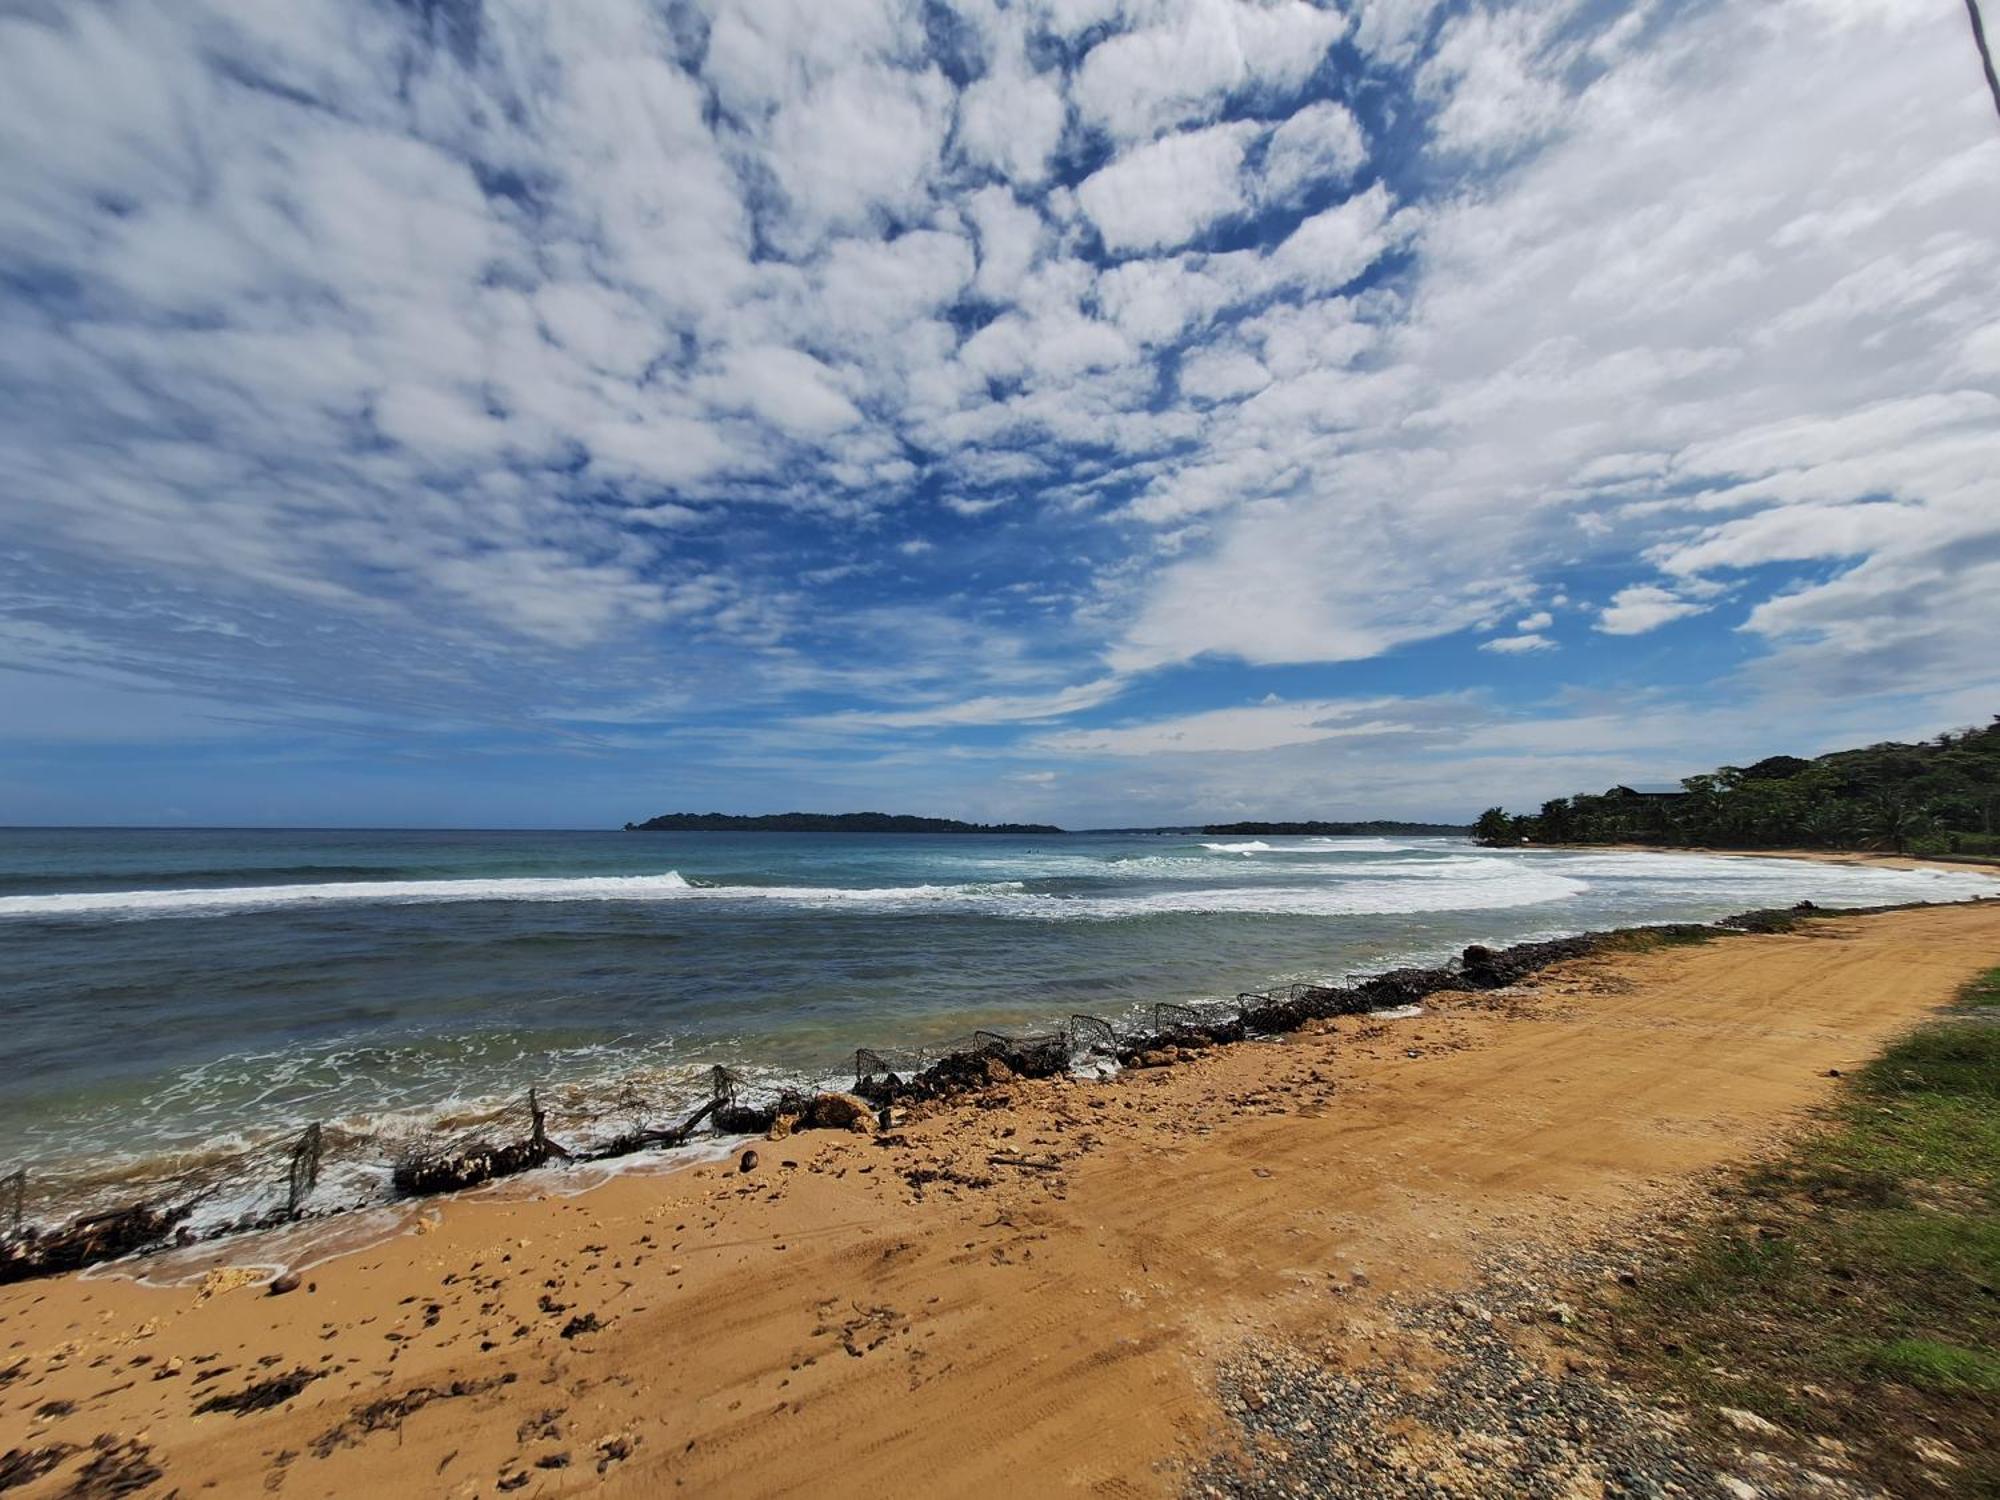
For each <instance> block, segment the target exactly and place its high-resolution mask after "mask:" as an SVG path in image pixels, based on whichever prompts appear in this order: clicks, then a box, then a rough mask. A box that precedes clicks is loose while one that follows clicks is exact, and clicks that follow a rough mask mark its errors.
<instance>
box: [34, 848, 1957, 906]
mask: <svg viewBox="0 0 2000 1500" xmlns="http://www.w3.org/2000/svg"><path fill="white" fill-rule="evenodd" d="M1356 842H1357V843H1358V842H1367V843H1370V844H1373V845H1377V846H1379V847H1378V848H1371V849H1370V850H1368V851H1367V852H1371V853H1375V852H1380V853H1390V852H1406V853H1408V854H1409V856H1410V857H1407V858H1402V859H1389V860H1379V861H1376V862H1374V863H1372V864H1371V863H1361V862H1340V861H1329V860H1327V859H1326V858H1325V856H1326V855H1327V854H1328V853H1329V852H1330V851H1329V849H1328V848H1327V846H1326V845H1325V844H1321V843H1318V842H1315V843H1313V844H1310V845H1299V846H1290V847H1285V848H1274V847H1273V846H1272V845H1270V844H1267V843H1265V842H1263V841H1262V840H1253V841H1250V842H1247V843H1237V844H1205V845H1203V847H1204V848H1206V849H1209V850H1212V851H1215V852H1217V853H1231V854H1239V855H1243V856H1245V857H1248V856H1250V855H1253V854H1277V855H1287V854H1293V855H1313V856H1318V858H1316V859H1314V860H1312V861H1311V862H1304V861H1298V860H1284V861H1283V862H1282V863H1277V864H1270V865H1265V864H1261V863H1260V864H1259V866H1258V869H1259V870H1261V871H1265V872H1267V874H1266V878H1269V877H1270V876H1276V877H1278V878H1280V879H1282V880H1284V881H1285V882H1286V883H1285V884H1284V885H1266V884H1259V883H1254V882H1253V883H1247V884H1244V885H1241V886H1215V885H1204V886H1199V887H1197V888H1193V889H1182V890H1168V891H1154V892H1136V893H1128V892H1115V891H1114V892H1106V893H1104V894H1102V895H1098V894H1092V893H1087V892H1086V893H1075V892H1067V893H1061V894H1054V893H1047V892H1035V891H1030V890H1029V889H1028V888H1027V885H1026V883H1025V882H1024V881H1021V880H999V881H979V882H970V883H956V884H935V883H934V884H922V885H891V886H805V885H784V886H780V885H769V886H764V885H712V884H703V883H697V882H691V881H688V880H686V879H684V878H683V877H682V876H681V875H680V874H679V873H678V872H677V871H672V870H669V871H667V872H666V873H664V874H659V875H602V876H578V877H560V878H559V877H524V878H516V879H477V880H374V881H336V882H329V883H325V884H316V885H267V886H231V887H223V888H217V889H207V890H203V889H188V890H139V891H87V892H86V891H79V892H64V893H58V894H50V895H35V896H4V897H0V920H4V919H6V918H10V917H11V918H17V919H21V918H78V917H82V918H105V919H119V918H124V919H144V918H150V917H172V916H186V917H201V916H221V915H226V914H230V913H235V912H248V911H259V910H268V909H276V908H299V907H314V906H335V905H342V904H345V905H405V904H412V905H413V904H423V903H434V902H469V901H518V902H678V901H700V902H719V903H764V904H771V905H782V906H791V907H798V908H804V909H810V910H820V911H854V912H910V911H925V910H929V911H938V912H956V913H962V914H970V915H990V916H1004V917H1020V918H1036V919H1043V920H1071V921H1074V920H1100V921H1102V920H1115V919H1117V918H1121V917H1130V916H1143V915H1147V914H1150V913H1157V912H1240V913H1248V914H1256V913H1266V914H1278V915H1286V914H1289V915H1302V916H1339V915H1345V914H1354V913H1394V912H1434V911H1455V910H1465V911H1481V910H1495V909H1503V908H1511V907H1520V906H1533V905H1538V904H1541V903H1543V902H1550V901H1561V900H1563V899H1565V898H1567V897H1571V896H1576V895H1580V894H1582V893H1583V892H1584V891H1585V890H1587V889H1590V888H1592V887H1599V888H1600V893H1601V894H1603V895H1605V896H1607V897H1612V898H1614V899H1616V898H1617V893H1618V892H1619V891H1620V889H1621V888H1627V889H1630V890H1631V891H1632V893H1633V896H1634V897H1635V898H1636V897H1639V896H1644V897H1646V898H1647V899H1653V898H1669V897H1673V896H1679V895H1683V894H1685V895H1693V894H1695V893H1696V892H1699V893H1700V894H1701V895H1703V896H1704V897H1707V898H1710V899H1713V898H1716V897H1717V896H1719V895H1721V894H1722V893H1723V892H1727V893H1728V894H1727V899H1728V900H1731V901H1736V902H1740V903H1742V904H1743V905H1755V904H1757V903H1758V901H1760V900H1778V899H1782V900H1786V901H1791V900H1796V899H1798V897H1799V896H1800V895H1801V894H1805V895H1810V896H1811V897H1812V899H1814V900H1818V901H1820V902H1822V903H1828V902H1833V903H1838V902H1842V901H1847V902H1852V903H1854V904H1868V903H1870V902H1879V901H1895V900H1946V901H1948V900H1955V899H1959V898H1962V897H1966V896H1972V895H1979V894H1991V893H1993V892H1994V890H1995V882H1994V881H1993V880H1992V879H1991V877H1988V876H1986V875H1983V874H1975V873H1972V872H1969V871H1968V872H1965V873H1963V874H1961V873H1959V872H1956V871H1939V870H1889V869H1882V868H1876V867H1865V866H1834V865H1824V864H1819V865H1815V864H1806V863H1802V862H1798V861H1791V860H1775V859H1769V860H1765V859H1720V858H1716V857H1714V856H1705V855H1699V854H1686V855H1678V854H1612V853H1607V854H1581V855H1567V854H1548V853H1540V852H1537V853H1529V854H1515V853H1513V852H1512V851H1501V852H1498V853H1486V852H1480V853H1473V852H1470V851H1465V852H1460V851H1458V850H1453V851H1452V852H1450V853H1444V852H1440V853H1438V854H1436V855H1426V854H1424V853H1421V852H1419V851H1416V850H1413V849H1410V847H1409V846H1407V845H1397V844H1394V843H1392V842H1390V841H1388V840H1368V841H1356ZM1153 858H1157V859H1161V860H1162V865H1160V866H1155V867H1154V868H1153V869H1152V870H1150V871H1148V873H1149V874H1152V875H1154V877H1155V878H1158V877H1160V876H1166V877H1167V878H1169V879H1190V880H1192V879H1199V878H1200V874H1201V871H1200V869H1199V866H1200V865H1201V864H1203V863H1204V862H1203V861H1201V860H1199V859H1198V858H1197V859H1192V860H1188V861H1187V862H1186V863H1182V861H1181V859H1180V858H1177V857H1174V856H1154V857H1153ZM1169 860H1171V861H1173V862H1174V864H1175V865H1177V866H1178V868H1174V869H1172V870H1171V873H1169V871H1168V869H1167V868H1165V862H1166V861H1169ZM1151 862H1152V861H1151V859H1147V860H1141V861H1131V862H1129V864H1151ZM1100 868H1104V867H1100ZM1118 869H1119V866H1117V865H1113V866H1111V867H1109V871H1108V873H1115V872H1117V871H1118ZM1209 870H1210V874H1211V876H1212V874H1213V865H1212V864H1210V866H1209ZM1024 873H1027V872H1024ZM1135 873H1136V872H1135Z"/></svg>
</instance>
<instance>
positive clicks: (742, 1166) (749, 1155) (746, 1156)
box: [736, 1151, 757, 1172]
mask: <svg viewBox="0 0 2000 1500" xmlns="http://www.w3.org/2000/svg"><path fill="white" fill-rule="evenodd" d="M736 1170H737V1171H739V1172H754V1171H756V1170H757V1153H756V1152H755V1151H745V1152H744V1153H743V1155H742V1156H741V1157H739V1158H737V1162H736Z"/></svg>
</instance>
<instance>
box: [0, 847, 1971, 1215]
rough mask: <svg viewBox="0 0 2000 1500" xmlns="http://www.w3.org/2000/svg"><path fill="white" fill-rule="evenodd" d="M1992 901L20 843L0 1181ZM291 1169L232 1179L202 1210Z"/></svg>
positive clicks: (684, 1090)
mask: <svg viewBox="0 0 2000 1500" xmlns="http://www.w3.org/2000/svg"><path fill="white" fill-rule="evenodd" d="M1996 889H2000V885H1997V884H1996V882H1995V881H1994V880H1993V879H1991V878H1990V877H1987V876H1985V875H1981V874H1977V873H1972V872H1965V873H1959V872H1953V871H1933V870H1916V871H1903V870H1887V869H1875V868H1861V867H1847V866H1827V865H1816V864H1809V863H1800V862H1794V861H1783V860H1761V859H1742V858H1727V859H1725V858H1713V857H1706V856H1699V855H1683V854H1626V853H1608V852H1606V853H1594V852H1576V851H1547V850H1518V851H1517V850H1499V851H1494V850H1482V849H1478V848H1476V847H1474V846H1473V845H1471V844H1470V843H1468V842H1466V841H1463V840H1455V839H1423V838H1409V839H1325V838H1320V839H1302V838H1275V837H1274V838H1268V839H1204V838H1201V837H1199V836H1178V835H1175V836H1116V835H1071V836H1067V837H1062V838H1054V837H1051V838H1039V839H1017V838H999V837H940V836H879V835H874V836H871V835H812V836H788V835H775V834H646V833H511V832H509V833H467V832H409V831H396V832H310V831H309V832H292V831H269V832H266V831H255V832H243V831H172V830H7V831H0V955H4V967H3V968H0V974H4V977H0V1015H4V1018H5V1021H6V1024H7V1027H8V1034H9V1046H8V1049H7V1050H8V1053H9V1058H10V1062H11V1064H12V1065H11V1067H10V1069H9V1073H10V1088H9V1093H10V1108H9V1110H8V1111H7V1112H6V1116H5V1119H4V1120H0V1172H5V1171H9V1170H11V1169H12V1168H13V1167H14V1166H15V1165H17V1164H19V1165H25V1166H26V1167H28V1168H29V1171H30V1174H31V1175H30V1182H31V1184H32V1185H33V1188H34V1194H35V1196H33V1197H32V1199H31V1203H30V1211H31V1213H35V1214H53V1213H56V1212H63V1211H73V1210H74V1209H75V1208H77V1207H80V1206H83V1205H85V1204H88V1203H93V1202H102V1201H110V1200H111V1199H114V1198H116V1197H118V1196H119V1195H120V1194H124V1195H126V1196H129V1195H130V1193H131V1191H132V1190H133V1189H134V1187H135V1186H136V1185H138V1184H142V1183H145V1182H148V1181H152V1180H154V1179H156V1178H159V1177H162V1176H165V1175H169V1174H172V1173H175V1172H178V1171H181V1170H184V1169H186V1168H189V1167H193V1166H198V1165H199V1162H200V1161H201V1160H202V1159H203V1158H204V1157H208V1158H215V1157H217V1156H218V1155H219V1154H220V1153H223V1152H226V1151H230V1150H235V1149H240V1148H242V1147H245V1146H259V1145H263V1144H266V1143H269V1144H271V1145H272V1146H273V1147H274V1148H275V1147H278V1146H280V1145H281V1143H282V1142H284V1141H285V1140H287V1139H289V1138H290V1137H291V1136H293V1135H295V1134H296V1132H297V1131H299V1130H300V1129H301V1128H302V1127H303V1126H304V1125H305V1124H307V1123H308V1122H311V1121H324V1122H327V1124H328V1126H329V1134H330V1137H331V1138H332V1139H333V1140H334V1141H335V1142H336V1149H335V1151H334V1153H333V1154H334V1158H335V1164H336V1167H337V1170H336V1171H335V1172H333V1173H332V1174H331V1175H330V1177H329V1179H328V1183H327V1186H326V1187H325V1188H324V1189H323V1192H324V1193H327V1194H332V1195H335V1196H343V1197H344V1200H345V1201H355V1202H361V1201H367V1200H369V1199H370V1198H376V1197H379V1196H381V1194H382V1193H383V1191H384V1190H385V1189H386V1179H387V1173H386V1156H385V1154H384V1153H385V1151H386V1150H387V1149H390V1148H391V1147H393V1144H394V1142H395V1140H396V1139H397V1138H398V1137H399V1136H403V1135H408V1134H411V1133H414V1132H417V1131H422V1130H429V1129H431V1128H433V1127H435V1126H437V1125H438V1124H439V1123H440V1122H442V1123H444V1124H445V1125H446V1126H447V1127H452V1126H463V1125H466V1124H476V1123H479V1122H481V1121H485V1120H490V1119H491V1118H492V1116H493V1112H494V1111H496V1110H499V1109H503V1108H513V1107H515V1105H516V1103H517V1101H518V1100H519V1099H520V1098H521V1096H522V1095H523V1094H524V1093H525V1092H526V1090H527V1088H528V1087H529V1086H530V1085H539V1086H540V1087H541V1088H542V1089H543V1090H544V1091H545V1093H546V1095H547V1099H548V1102H549V1104H550V1105H551V1107H552V1111H553V1118H552V1121H551V1125H552V1128H560V1129H563V1130H567V1131H570V1132H572V1133H573V1134H577V1133H581V1134H582V1135H584V1136H588V1135H589V1134H590V1133H591V1132H599V1133H608V1132H610V1131H614V1130H617V1129H620V1128H624V1127H625V1126H627V1125H629V1124H630V1123H632V1122H633V1121H634V1120H636V1119H637V1118H639V1117H641V1116H642V1115H643V1116H646V1117H650V1118H654V1119H657V1118H660V1117H662V1116H665V1115H670V1114H672V1113H673V1112H674V1111H676V1110H679V1109H684V1108H685V1106H686V1105H687V1103H688V1102H689V1101H690V1100H692V1099H694V1098H695V1097H697V1096H698V1095H699V1094H700V1093H701V1091H702V1088H703V1083H702V1076H703V1074H704V1072H705V1070H706V1069H707V1068H708V1067H709V1066H710V1065H712V1064H715V1063H722V1064H725V1065H728V1066H730V1067H732V1068H736V1069H738V1070H740V1071H744V1072H745V1073H747V1074H748V1075H749V1076H751V1077H753V1078H759V1079H765V1080H778V1079H806V1080H829V1081H832V1080H838V1079H840V1078H842V1077H843V1076H844V1073H845V1070H846V1068H847V1067H848V1064H849V1061H850V1060H851V1058H852V1054H853V1050H854V1049H855V1048H856V1047H857V1046H870V1047H882V1048H892V1047H893V1048H907V1047H920V1046H926V1045H936V1044H940V1043H943V1042H945V1041H947V1040H949V1039H951V1038H955V1037H958V1036H962V1035H964V1034H965V1033H966V1032H968V1031H970V1030H971V1029H972V1028H974V1027H975V1026H988V1027H995V1028H998V1029H1001V1030H1008V1029H1013V1030H1029V1029H1034V1028H1037V1027H1040V1026H1046V1025H1049V1024H1052V1023H1060V1022H1061V1021H1062V1020H1063V1019H1064V1018H1065V1017H1067V1016H1068V1015H1069V1014H1070V1013H1071V1012H1085V1013H1089V1014H1095V1015H1100V1016H1104V1017H1107V1018H1110V1019H1114V1020H1115V1019H1118V1018H1120V1017H1121V1016H1124V1015H1127V1014H1129V1013H1131V1012H1132V1011H1133V1010H1134V1009H1135V1008H1137V1007H1142V1006H1146V1005H1150V1004H1152V1003H1154V1002H1157V1001H1199V1000H1210V999H1220V998H1227V997H1229V996H1231V995H1234V994H1235V993H1237V992H1238V991H1240V990H1246V989H1261V988H1265V987H1268V986H1270V985H1273V984H1278V983H1284V982H1289V981H1292V980H1301V979H1303V980H1314V981H1327V980H1333V981H1338V980H1341V979H1344V978H1346V977H1348V976H1350V975H1354V974H1358V973H1364V972H1370V971H1374V970H1378V969H1381V968H1385V967H1390V966H1393V965H1396V964H1399V963H1408V962H1435V961H1438V960H1441V959H1443V958H1445V957H1447V956H1449V955H1450V954H1452V953H1454V952H1456V951H1457V950H1458V949H1459V948H1461V947H1463V946H1464V945H1465V944H1466V943H1470V942H1484V943H1489V944H1504V943H1510V942H1516V941H1521V940H1524V939H1529V938H1537V937H1547V936H1553V935H1557V934H1562V933H1570V932H1577V931H1581V930H1585V929H1588V928H1601V927H1611V926H1621V925H1629V924H1633V923H1644V922H1659V921H1683V920H1703V919H1708V918H1713V917H1717V916H1721V915H1724V914H1726V913H1729V912H1733V911H1739V910H1743V909H1746V908H1750V907H1756V906H1765V905H1779V904H1790V903H1792V902H1795V901H1798V900H1801V899H1810V900H1813V901H1816V902H1819V903H1821V904H1829V905H1861V904H1874V903H1889V902H1903V901H1924V900H1956V899H1961V898H1964V897H1967V896H1971V895H1978V894H1990V893H1993V892H1994V891H1995V890H1996ZM266 1175H267V1176H268V1175H269V1174H266ZM275 1180H276V1179H275V1178H272V1179H271V1181H265V1180H262V1179H260V1180H259V1182H258V1183H257V1184H255V1185H252V1186H248V1187H240V1190H239V1186H240V1185H237V1184H226V1185H224V1187H223V1188H221V1189H220V1190H218V1192H217V1193H216V1194H215V1195H214V1196H213V1198H212V1199H211V1200H210V1201H209V1202H206V1203H205V1204H204V1205H203V1207H202V1209H201V1211H200V1213H199V1214H198V1215H197V1222H198V1223H199V1222H202V1220H203V1219H204V1218H205V1219H207V1220H209V1221H213V1222H220V1221H221V1220H223V1219H226V1218H227V1217H230V1216H231V1215H232V1214H233V1213H236V1212H240V1211H242V1210H243V1209H244V1208H245V1207H247V1206H254V1205H255V1204H257V1203H260V1202H262V1201H263V1198H262V1197H260V1196H259V1195H264V1196H268V1194H269V1193H270V1191H271V1190H272V1182H274V1181H275Z"/></svg>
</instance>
